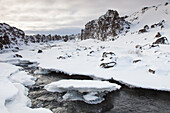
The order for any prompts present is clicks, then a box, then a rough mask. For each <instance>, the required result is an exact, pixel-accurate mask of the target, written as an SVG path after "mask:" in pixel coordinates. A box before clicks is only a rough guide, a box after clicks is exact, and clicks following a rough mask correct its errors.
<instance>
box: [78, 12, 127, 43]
mask: <svg viewBox="0 0 170 113" xmlns="http://www.w3.org/2000/svg"><path fill="white" fill-rule="evenodd" d="M129 28H130V23H129V22H127V21H125V17H119V14H118V12H117V11H114V10H108V11H107V12H106V14H105V15H103V16H100V17H99V18H98V19H97V20H92V21H90V22H88V23H87V24H86V25H85V29H82V30H81V39H82V40H85V39H89V38H92V39H99V40H103V41H104V40H106V39H107V37H110V36H112V37H114V36H116V35H118V34H120V33H122V32H124V31H126V30H127V29H129Z"/></svg>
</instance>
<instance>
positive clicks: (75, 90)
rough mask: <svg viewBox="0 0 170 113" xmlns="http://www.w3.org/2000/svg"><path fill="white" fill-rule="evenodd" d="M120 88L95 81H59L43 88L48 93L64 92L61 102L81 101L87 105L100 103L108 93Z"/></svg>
mask: <svg viewBox="0 0 170 113" xmlns="http://www.w3.org/2000/svg"><path fill="white" fill-rule="evenodd" d="M120 87H121V86H119V85H117V84H114V83H109V82H107V81H97V80H60V81H57V82H52V83H50V84H48V85H46V86H45V89H46V90H47V91H50V92H59V93H62V92H66V94H64V95H63V100H67V101H68V100H71V101H74V100H81V101H84V102H86V103H88V104H98V103H101V102H102V101H103V100H104V98H103V96H104V95H106V94H107V93H108V92H111V91H114V90H118V89H120Z"/></svg>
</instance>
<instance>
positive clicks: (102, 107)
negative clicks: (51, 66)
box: [29, 73, 170, 113]
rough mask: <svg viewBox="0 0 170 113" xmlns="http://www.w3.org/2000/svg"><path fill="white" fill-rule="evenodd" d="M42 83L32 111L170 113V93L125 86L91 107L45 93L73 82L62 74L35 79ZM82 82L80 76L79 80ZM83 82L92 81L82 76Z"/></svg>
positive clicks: (32, 91)
mask: <svg viewBox="0 0 170 113" xmlns="http://www.w3.org/2000/svg"><path fill="white" fill-rule="evenodd" d="M35 76H36V77H37V78H38V80H37V83H36V85H35V86H34V87H33V88H30V92H29V97H30V98H31V100H32V107H33V108H37V107H45V108H49V109H51V110H52V111H53V112H54V113H170V93H169V92H162V91H154V90H145V89H131V88H128V87H126V86H123V87H122V88H121V89H120V90H118V91H113V92H111V93H109V94H107V95H106V96H105V101H103V102H102V103H100V104H97V105H90V104H87V103H85V102H81V101H61V100H62V99H61V97H62V96H63V95H64V93H62V94H60V93H50V92H47V91H46V90H44V89H43V86H44V85H45V84H48V83H50V82H53V81H58V80H61V79H63V78H64V79H70V76H68V75H65V74H62V73H59V74H57V73H50V74H48V75H35ZM76 78H77V79H78V75H77V77H76ZM79 79H89V78H88V77H84V78H83V77H82V76H79Z"/></svg>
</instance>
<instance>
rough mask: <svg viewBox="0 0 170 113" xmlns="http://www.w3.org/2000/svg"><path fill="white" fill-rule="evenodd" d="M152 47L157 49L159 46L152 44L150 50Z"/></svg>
mask: <svg viewBox="0 0 170 113" xmlns="http://www.w3.org/2000/svg"><path fill="white" fill-rule="evenodd" d="M152 47H159V45H158V44H152V45H151V46H150V48H152Z"/></svg>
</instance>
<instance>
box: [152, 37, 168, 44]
mask: <svg viewBox="0 0 170 113" xmlns="http://www.w3.org/2000/svg"><path fill="white" fill-rule="evenodd" d="M153 44H169V42H168V39H167V38H166V37H161V38H159V39H157V40H156V41H155V42H153Z"/></svg>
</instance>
